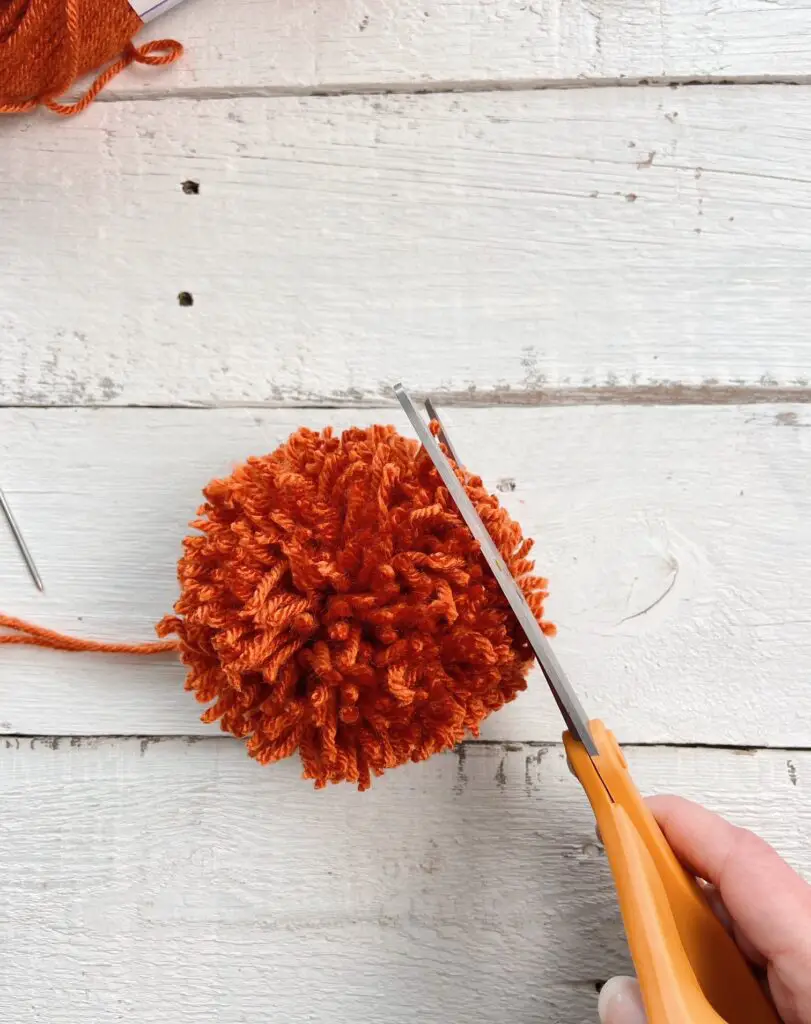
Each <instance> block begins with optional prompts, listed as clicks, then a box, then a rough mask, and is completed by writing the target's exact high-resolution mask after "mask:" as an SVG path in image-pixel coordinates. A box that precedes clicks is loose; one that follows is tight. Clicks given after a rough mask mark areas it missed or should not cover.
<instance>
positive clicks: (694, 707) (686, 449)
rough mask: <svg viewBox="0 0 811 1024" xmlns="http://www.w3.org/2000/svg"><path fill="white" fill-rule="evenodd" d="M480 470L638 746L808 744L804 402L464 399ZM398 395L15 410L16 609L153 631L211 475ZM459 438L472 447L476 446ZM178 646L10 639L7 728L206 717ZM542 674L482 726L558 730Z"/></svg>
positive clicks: (590, 676)
mask: <svg viewBox="0 0 811 1024" xmlns="http://www.w3.org/2000/svg"><path fill="white" fill-rule="evenodd" d="M448 419H449V425H450V429H452V431H453V436H454V437H455V439H456V444H457V446H458V447H459V448H460V449H461V451H462V452H463V453H464V455H466V456H467V459H468V461H469V463H470V464H471V466H472V467H473V468H475V469H476V470H478V471H479V472H481V473H482V474H483V476H484V478H485V481H486V482H487V484H488V486H490V487H491V488H493V489H495V493H498V495H499V497H500V498H501V499H502V500H503V501H504V503H505V504H506V505H507V507H508V508H509V509H510V510H511V511H512V512H513V514H514V515H515V516H516V518H517V519H518V521H519V522H521V523H522V524H523V527H524V529H525V531H526V533H527V534H528V535H530V536H533V537H535V538H536V540H537V548H536V559H537V565H538V567H539V569H540V570H541V571H543V572H544V573H545V574H546V575H548V576H549V578H550V580H551V598H550V602H549V606H548V611H549V614H550V616H551V618H552V619H553V621H555V622H556V623H557V624H558V626H559V636H558V638H557V640H556V641H555V644H556V650H557V651H558V654H559V656H560V658H561V660H562V661H563V664H564V665H565V666H566V667H567V669H568V670H569V672H570V673H571V675H572V678H573V679H574V680H575V681H576V685H577V686H578V689H579V691H580V692H581V694H582V697H583V700H584V703H585V704H586V706H587V708H588V709H589V711H590V713H591V714H593V715H597V716H602V717H604V718H605V719H606V721H608V722H610V724H611V726H612V727H613V728H614V729H615V730H616V731H617V733H618V734H619V736H620V738H621V739H622V740H625V741H629V742H630V741H636V742H680V743H696V742H701V743H721V744H754V745H783V746H791V745H797V746H806V745H807V744H808V737H809V735H810V734H811V733H809V728H810V727H811V691H809V687H808V679H809V676H811V621H810V620H809V616H808V613H807V605H808V602H807V595H808V593H809V592H810V591H811V543H809V534H808V522H809V518H810V517H811V491H809V488H808V479H807V478H808V466H809V460H810V459H811V430H809V429H808V427H809V426H811V416H809V413H808V410H807V407H803V406H797V407H789V406H759V407H749V408H747V407H743V408H736V407H729V408H712V407H708V408H696V407H685V408H680V409H678V408H677V409H672V408H655V407H651V408H604V407H580V408H561V409H502V408H493V409H476V410H463V409H455V410H451V411H450V413H449V414H448ZM380 421H383V422H394V423H396V424H397V425H398V426H399V427H400V429H403V430H406V429H409V428H407V426H406V424H405V422H404V419H403V418H402V417H401V416H400V415H399V414H398V415H393V414H392V412H391V411H390V410H379V409H378V410H367V411H365V412H362V411H357V410H356V411H346V410H343V411H339V410H323V411H314V410H309V411H306V412H304V411H300V412H299V411H294V410H293V411H291V410H287V411H284V410H276V411H268V412H261V413H260V412H256V411H253V412H251V411H248V410H219V411H210V410H209V411H206V410H140V409H105V410H81V409H72V410H56V409H55V410H20V409H17V410H14V409H7V410H2V411H0V463H2V466H3V485H4V487H5V489H6V493H7V495H8V497H9V500H10V501H11V503H12V505H13V508H14V509H15V511H16V513H17V516H18V518H19V520H20V523H21V525H22V527H23V529H24V531H25V533H26V536H27V538H28V542H29V544H30V546H31V549H32V551H33V552H34V555H35V557H36V559H37V562H38V565H39V567H40V570H41V572H42V576H43V578H44V580H45V586H46V591H47V593H46V596H45V597H44V598H42V597H41V596H40V595H38V594H37V592H36V591H35V590H34V588H33V586H32V584H31V582H30V580H29V579H28V576H27V574H26V573H25V571H24V568H23V566H22V563H21V562H20V559H19V557H18V554H17V552H16V550H15V549H14V548H13V545H12V542H11V539H10V537H9V536H8V534H7V531H5V530H3V531H0V594H2V600H0V609H2V610H3V611H5V612H7V613H12V614H17V615H21V616H24V617H27V618H30V619H33V620H35V621H38V622H40V623H42V624H43V625H47V626H51V627H53V628H57V629H64V630H67V631H69V632H72V633H75V634H79V635H84V636H91V637H98V638H103V639H118V640H128V641H139V640H142V639H143V640H146V639H149V638H150V636H151V635H152V625H153V624H154V623H155V622H156V621H157V620H158V619H159V618H160V617H161V616H162V615H163V614H164V613H165V612H167V611H169V610H170V608H171V605H172V603H173V601H174V599H175V596H176V582H175V564H176V560H177V558H178V556H179V554H180V540H181V538H182V536H183V535H184V533H185V532H187V531H186V524H187V523H188V521H189V520H190V519H191V518H192V517H193V515H194V511H195V509H196V508H197V505H198V504H199V502H200V500H201V498H200V491H201V489H202V487H203V486H204V485H205V484H206V483H207V482H208V481H209V479H211V478H212V477H214V476H217V475H223V474H225V473H227V472H229V471H230V469H231V467H232V466H233V465H235V464H236V463H238V462H239V461H241V460H242V459H243V458H245V457H247V456H248V455H251V454H259V453H262V452H263V451H269V450H272V449H273V448H274V447H275V446H276V445H277V444H279V443H281V442H282V441H283V440H285V439H286V437H287V436H288V435H289V434H290V433H291V432H292V431H293V430H295V429H296V428H297V427H298V426H300V425H302V424H306V425H308V426H311V427H320V426H323V425H326V424H333V425H334V426H336V427H337V428H344V427H348V426H350V425H353V424H361V425H365V424H369V423H373V422H380ZM464 455H463V457H464ZM182 684H183V672H182V670H181V668H180V666H179V665H178V664H177V663H176V662H175V660H174V657H173V656H168V657H166V658H165V659H163V660H160V659H141V660H139V659H135V658H132V659H127V658H121V657H103V656H98V655H71V654H59V653H55V652H50V651H38V652H37V651H31V650H22V649H14V650H11V649H4V650H3V651H2V653H1V654H0V729H2V730H3V731H5V732H8V733H57V734H63V733H75V734H79V735H81V734H87V733H102V734H103V733H116V734H117V733H136V734H152V733H183V734H185V733H206V734H208V735H211V734H212V732H213V731H215V730H214V729H213V727H203V726H201V725H200V724H199V722H198V713H199V706H198V705H197V704H196V703H195V702H194V701H193V700H192V698H191V696H190V695H188V694H185V693H183V691H182ZM560 731H561V722H560V718H559V715H558V713H557V710H556V708H555V706H554V704H553V703H552V701H551V699H550V696H549V694H548V692H547V689H546V686H545V684H544V683H543V681H542V680H541V679H540V678H539V677H538V676H535V677H534V678H533V682H532V685H531V687H530V689H529V691H528V692H526V693H524V694H523V695H521V696H520V697H519V699H518V700H517V701H516V702H515V703H514V704H512V705H511V706H509V707H508V708H505V709H503V710H502V711H501V712H499V713H498V714H497V715H494V716H493V717H492V718H491V719H490V720H489V721H488V723H487V725H486V727H485V733H484V735H485V736H486V737H488V738H490V739H499V740H502V739H503V740H554V739H556V738H558V737H559V736H560Z"/></svg>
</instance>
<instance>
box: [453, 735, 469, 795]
mask: <svg viewBox="0 0 811 1024" xmlns="http://www.w3.org/2000/svg"><path fill="white" fill-rule="evenodd" d="M466 761H467V750H465V745H464V743H460V744H459V746H458V747H457V748H456V782H455V783H454V786H453V791H454V793H455V794H456V795H457V796H461V795H462V793H464V791H465V786H466V785H467V773H466V772H465V762H466Z"/></svg>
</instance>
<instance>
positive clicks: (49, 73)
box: [0, 0, 183, 117]
mask: <svg viewBox="0 0 811 1024" xmlns="http://www.w3.org/2000/svg"><path fill="white" fill-rule="evenodd" d="M142 27H143V22H142V21H141V19H140V18H139V17H138V15H137V14H136V13H135V11H134V10H133V9H132V7H130V5H129V3H127V0H0V114H19V113H24V112H26V111H29V110H33V109H34V108H35V107H37V106H39V105H40V104H41V105H44V106H46V107H48V109H50V110H51V111H53V112H54V113H56V114H61V115H62V116H65V117H69V116H71V115H73V114H78V113H79V112H80V111H82V110H84V109H85V108H86V107H87V106H88V105H89V104H90V103H92V102H93V100H94V99H95V97H96V96H97V95H98V93H99V92H101V90H102V89H103V88H104V86H105V85H107V83H108V82H109V81H110V80H111V79H112V78H114V77H115V76H116V75H117V74H119V73H120V72H121V71H123V70H124V68H126V67H128V66H129V65H130V64H133V63H138V64H149V65H161V64H171V63H172V62H173V61H175V60H177V59H178V57H180V56H181V54H182V53H183V47H182V46H181V45H180V43H178V42H176V41H175V40H174V39H155V40H152V41H151V42H148V43H145V44H144V45H142V46H134V45H133V44H132V42H131V40H132V38H133V36H134V35H135V34H136V33H137V32H138V31H140V29H141V28H142ZM103 65H108V66H107V67H104V68H103V70H102V71H100V73H99V74H98V76H97V77H96V79H95V81H94V82H93V83H92V85H91V86H90V88H89V89H88V90H87V91H86V92H85V94H84V95H83V96H82V97H81V98H80V99H79V100H77V101H76V102H73V103H60V102H59V97H60V96H62V95H63V93H65V91H66V90H67V89H69V88H70V86H71V85H72V84H73V83H74V82H75V81H76V79H77V78H79V77H81V76H82V75H85V74H87V73H89V72H91V71H95V70H97V69H99V68H102V67H103Z"/></svg>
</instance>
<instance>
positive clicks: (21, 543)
mask: <svg viewBox="0 0 811 1024" xmlns="http://www.w3.org/2000/svg"><path fill="white" fill-rule="evenodd" d="M0 508H2V510H3V515H4V516H5V517H6V522H7V523H8V525H9V528H10V529H11V533H12V536H13V537H14V541H15V543H16V545H17V547H18V548H19V550H20V554H21V555H22V556H23V561H24V562H25V564H26V567H27V568H28V571H29V573H30V574H31V579H32V580H33V581H34V583H35V585H36V587H37V590H39V591H41V592H44V591H45V587H44V586H43V583H42V577H41V576H40V574H39V572H38V571H37V567H36V565H35V564H34V559H33V558H32V557H31V552H30V551H29V550H28V545H27V544H26V543H25V538H24V537H23V535H22V531H21V530H20V527H19V525H18V524H17V520H16V519H15V518H14V513H13V512H12V511H11V506H10V505H9V503H8V499H7V498H6V496H5V494H3V490H2V488H0Z"/></svg>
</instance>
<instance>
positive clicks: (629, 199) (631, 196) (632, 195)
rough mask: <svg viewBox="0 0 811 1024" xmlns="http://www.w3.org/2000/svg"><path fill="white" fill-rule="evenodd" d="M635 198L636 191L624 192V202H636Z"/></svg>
mask: <svg viewBox="0 0 811 1024" xmlns="http://www.w3.org/2000/svg"><path fill="white" fill-rule="evenodd" d="M636 198H637V196H636V192H628V193H626V196H625V202H626V203H635V202H636Z"/></svg>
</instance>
